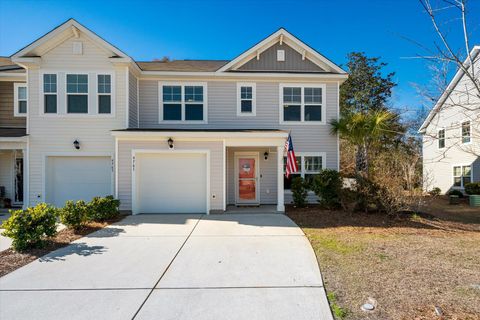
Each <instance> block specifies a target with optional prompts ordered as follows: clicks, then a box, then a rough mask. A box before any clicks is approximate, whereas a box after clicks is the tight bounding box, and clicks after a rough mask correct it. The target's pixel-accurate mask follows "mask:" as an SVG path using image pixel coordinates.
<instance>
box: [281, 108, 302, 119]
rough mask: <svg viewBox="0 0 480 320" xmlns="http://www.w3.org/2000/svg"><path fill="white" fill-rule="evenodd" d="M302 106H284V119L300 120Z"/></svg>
mask: <svg viewBox="0 0 480 320" xmlns="http://www.w3.org/2000/svg"><path fill="white" fill-rule="evenodd" d="M300 109H301V107H300V106H296V105H293V106H292V105H285V106H283V121H300V112H301V111H300Z"/></svg>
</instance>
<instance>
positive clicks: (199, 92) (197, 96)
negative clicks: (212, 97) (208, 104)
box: [185, 86, 203, 102]
mask: <svg viewBox="0 0 480 320" xmlns="http://www.w3.org/2000/svg"><path fill="white" fill-rule="evenodd" d="M185 101H186V102H203V87H202V86H186V87H185Z"/></svg>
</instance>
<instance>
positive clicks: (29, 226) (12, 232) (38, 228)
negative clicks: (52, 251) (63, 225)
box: [2, 203, 57, 251]
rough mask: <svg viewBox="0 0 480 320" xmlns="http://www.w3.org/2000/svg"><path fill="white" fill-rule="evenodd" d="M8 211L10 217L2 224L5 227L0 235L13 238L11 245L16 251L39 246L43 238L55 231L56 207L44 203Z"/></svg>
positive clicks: (52, 234)
mask: <svg viewBox="0 0 480 320" xmlns="http://www.w3.org/2000/svg"><path fill="white" fill-rule="evenodd" d="M10 213H11V216H10V218H8V219H7V220H5V221H4V222H3V224H2V228H4V229H5V231H3V233H2V235H4V236H6V237H9V238H11V239H12V240H13V242H12V246H13V248H14V249H15V250H17V251H22V250H25V249H28V248H34V247H41V246H42V245H43V244H44V240H45V238H47V237H52V236H54V235H55V234H56V232H57V209H56V208H54V207H52V206H49V205H47V204H46V203H40V204H37V205H36V206H35V207H30V208H28V209H27V210H16V211H10Z"/></svg>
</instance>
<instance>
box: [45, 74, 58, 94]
mask: <svg viewBox="0 0 480 320" xmlns="http://www.w3.org/2000/svg"><path fill="white" fill-rule="evenodd" d="M43 92H45V93H56V92H57V75H56V74H44V75H43Z"/></svg>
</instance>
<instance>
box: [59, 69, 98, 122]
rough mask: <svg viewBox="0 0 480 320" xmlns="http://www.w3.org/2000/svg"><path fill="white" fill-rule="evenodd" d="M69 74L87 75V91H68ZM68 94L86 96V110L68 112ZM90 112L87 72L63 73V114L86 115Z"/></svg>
mask: <svg viewBox="0 0 480 320" xmlns="http://www.w3.org/2000/svg"><path fill="white" fill-rule="evenodd" d="M69 75H77V76H84V75H85V76H87V92H82V93H80V92H68V80H67V78H68V76H69ZM95 77H96V75H95ZM69 95H72V96H85V95H86V96H87V112H68V96H69ZM89 112H90V77H89V74H88V73H84V72H75V73H73V72H68V73H65V114H68V115H72V114H74V115H79V114H82V115H87V114H89Z"/></svg>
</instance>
